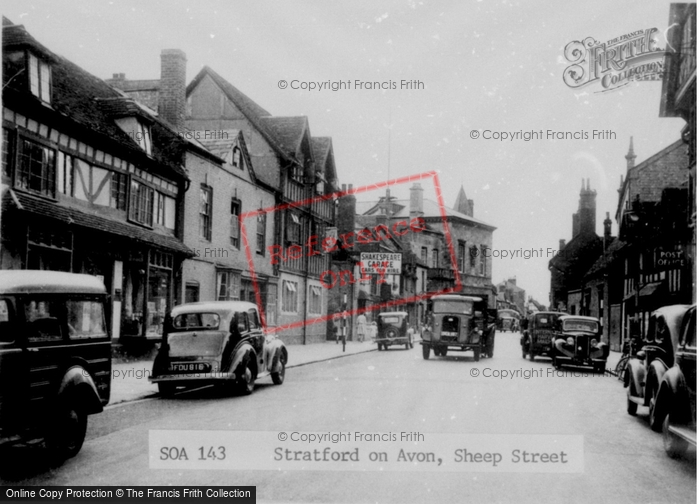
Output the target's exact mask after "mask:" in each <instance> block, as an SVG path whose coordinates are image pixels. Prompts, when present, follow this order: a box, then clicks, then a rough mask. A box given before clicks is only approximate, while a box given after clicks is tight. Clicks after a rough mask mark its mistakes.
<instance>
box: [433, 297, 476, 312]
mask: <svg viewBox="0 0 700 504" xmlns="http://www.w3.org/2000/svg"><path fill="white" fill-rule="evenodd" d="M473 310H474V306H473V305H472V303H471V302H467V301H460V300H456V299H455V300H452V299H449V300H448V299H436V300H435V301H433V311H434V312H435V313H461V314H464V315H472V314H473Z"/></svg>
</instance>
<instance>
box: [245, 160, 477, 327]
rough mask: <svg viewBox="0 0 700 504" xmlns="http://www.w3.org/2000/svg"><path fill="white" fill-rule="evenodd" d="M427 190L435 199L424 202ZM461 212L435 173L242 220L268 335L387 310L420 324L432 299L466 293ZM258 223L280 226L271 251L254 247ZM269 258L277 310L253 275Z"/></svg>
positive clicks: (258, 212) (311, 200)
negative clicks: (454, 223)
mask: <svg viewBox="0 0 700 504" xmlns="http://www.w3.org/2000/svg"><path fill="white" fill-rule="evenodd" d="M422 183H423V184H427V186H428V192H429V193H432V194H434V199H433V198H431V197H424V196H423V194H424V192H425V190H424V189H423V184H422ZM431 186H432V187H431ZM430 189H432V190H430ZM392 192H393V193H394V195H393V196H392ZM432 194H431V195H432ZM406 195H409V197H408V198H406V197H402V196H406ZM360 198H361V199H362V200H363V201H361V202H358V201H357V200H358V199H360ZM320 202H331V203H332V208H333V213H334V215H335V218H333V217H331V218H330V219H328V218H326V219H325V220H324V219H323V218H320V217H319V215H318V212H317V209H318V208H319V203H320ZM453 213H454V212H453V211H452V210H448V209H446V208H445V204H444V200H443V195H442V191H441V188H440V183H439V180H438V174H437V173H436V172H434V171H431V172H426V173H422V174H417V175H411V176H407V177H402V178H398V179H394V180H389V181H385V182H379V183H376V184H372V185H367V186H363V187H357V188H353V187H352V186H349V187H347V188H346V187H345V186H343V190H342V191H338V192H334V193H332V194H324V195H319V196H315V197H312V198H308V199H305V200H301V201H295V202H290V203H285V204H281V205H277V206H274V207H269V208H261V209H258V210H255V211H250V212H245V213H242V214H241V215H240V216H239V222H240V228H241V236H242V237H243V244H244V247H245V252H246V257H247V260H248V266H249V270H250V276H251V279H252V281H253V287H254V292H255V299H256V304H257V305H258V308H259V310H260V314H261V318H262V323H263V326H264V327H265V330H266V332H267V333H276V332H280V331H289V330H293V329H296V328H302V327H305V326H311V325H314V324H319V323H324V322H327V321H329V320H337V319H339V318H347V317H354V316H359V315H362V314H364V315H365V316H366V317H370V318H371V317H372V312H386V311H399V312H405V313H406V314H407V316H408V317H409V325H412V326H414V327H416V326H418V325H419V324H420V323H421V322H420V321H421V320H422V317H423V315H424V313H425V310H426V302H427V300H428V299H429V298H431V297H432V296H435V295H437V294H449V293H459V292H461V291H462V279H461V276H460V271H462V269H463V268H462V263H461V262H460V261H465V260H467V258H466V255H465V253H464V244H463V243H462V242H461V241H460V256H459V257H458V255H457V254H456V253H455V244H454V243H453V239H452V230H451V223H450V216H451V214H453ZM252 218H255V219H256V221H260V220H261V218H262V219H263V220H265V219H267V218H272V219H275V222H276V223H279V224H278V225H276V226H275V229H277V230H278V232H276V233H275V236H274V237H273V239H272V241H271V243H266V244H265V247H264V250H262V247H261V245H260V244H255V246H254V247H251V244H250V243H249V238H248V234H247V231H246V221H248V220H249V219H252ZM329 223H335V224H336V225H335V226H332V225H329ZM261 260H264V261H267V262H269V266H272V267H273V268H274V270H275V272H276V276H277V277H278V280H279V283H278V284H277V286H278V292H280V296H279V302H278V303H276V305H275V306H271V305H270V304H269V303H265V299H264V296H263V294H262V293H261V289H260V282H259V281H258V275H257V274H256V268H255V265H256V262H257V263H258V264H260V261H261ZM266 266H268V264H266ZM267 280H268V282H269V280H270V279H269V278H268V279H267ZM266 310H268V311H269V310H278V311H279V313H274V314H272V313H267V312H266ZM270 320H274V321H275V322H276V323H274V324H270V323H269V321H270Z"/></svg>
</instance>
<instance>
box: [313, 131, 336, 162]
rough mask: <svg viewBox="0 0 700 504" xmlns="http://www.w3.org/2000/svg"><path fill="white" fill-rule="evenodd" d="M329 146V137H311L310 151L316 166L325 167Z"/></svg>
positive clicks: (329, 152)
mask: <svg viewBox="0 0 700 504" xmlns="http://www.w3.org/2000/svg"><path fill="white" fill-rule="evenodd" d="M331 146H332V143H331V137H311V149H312V151H313V154H314V161H316V166H325V164H326V160H327V159H328V156H330V154H331Z"/></svg>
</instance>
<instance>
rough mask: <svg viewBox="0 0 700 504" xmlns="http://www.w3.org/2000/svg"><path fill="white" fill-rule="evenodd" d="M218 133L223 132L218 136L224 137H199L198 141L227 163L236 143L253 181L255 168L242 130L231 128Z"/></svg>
mask: <svg viewBox="0 0 700 504" xmlns="http://www.w3.org/2000/svg"><path fill="white" fill-rule="evenodd" d="M220 133H224V134H222V135H218V136H221V137H225V138H200V139H199V142H200V143H201V145H202V146H203V147H204V148H205V149H207V150H208V151H209V152H211V153H212V154H214V155H215V156H216V157H218V158H220V159H222V160H224V161H226V162H227V163H229V164H230V162H231V159H230V154H231V153H232V151H233V147H234V146H236V145H237V146H238V147H239V148H240V149H241V156H242V158H243V161H244V163H245V165H246V169H247V170H248V172H249V173H250V176H251V178H252V179H253V181H255V180H256V179H255V168H254V167H253V163H252V161H251V159H250V153H249V152H248V146H247V144H246V142H245V137H244V135H243V132H242V131H241V130H237V129H232V130H222V131H221V132H220Z"/></svg>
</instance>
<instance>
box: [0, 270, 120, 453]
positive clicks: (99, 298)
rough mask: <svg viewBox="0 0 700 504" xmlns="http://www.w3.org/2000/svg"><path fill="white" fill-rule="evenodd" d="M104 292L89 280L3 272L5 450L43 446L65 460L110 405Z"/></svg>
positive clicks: (0, 402) (0, 389)
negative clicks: (90, 421) (19, 445)
mask: <svg viewBox="0 0 700 504" xmlns="http://www.w3.org/2000/svg"><path fill="white" fill-rule="evenodd" d="M106 313H107V292H106V290H105V286H104V284H103V283H102V281H100V280H99V279H98V278H96V277H94V276H91V275H80V274H73V273H63V272H57V271H30V270H16V271H0V446H9V445H12V444H16V443H29V444H33V442H35V441H39V440H42V439H43V440H44V445H45V446H46V447H47V448H48V449H49V451H50V454H51V457H55V458H57V459H59V460H64V459H66V458H70V457H73V456H75V455H76V454H77V453H78V452H79V451H80V449H81V447H82V446H83V441H84V440H85V432H86V429H87V416H88V415H91V414H94V413H100V412H101V411H102V409H103V406H104V405H106V404H107V403H108V402H109V393H110V380H111V367H112V354H111V351H112V347H111V344H112V340H111V337H110V334H109V330H108V325H107V322H106V318H105V314H106Z"/></svg>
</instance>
